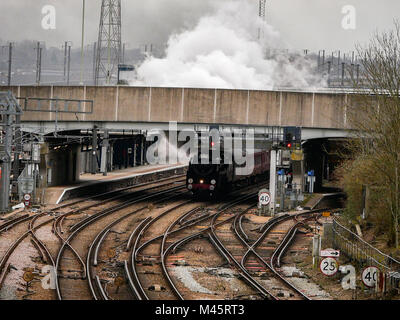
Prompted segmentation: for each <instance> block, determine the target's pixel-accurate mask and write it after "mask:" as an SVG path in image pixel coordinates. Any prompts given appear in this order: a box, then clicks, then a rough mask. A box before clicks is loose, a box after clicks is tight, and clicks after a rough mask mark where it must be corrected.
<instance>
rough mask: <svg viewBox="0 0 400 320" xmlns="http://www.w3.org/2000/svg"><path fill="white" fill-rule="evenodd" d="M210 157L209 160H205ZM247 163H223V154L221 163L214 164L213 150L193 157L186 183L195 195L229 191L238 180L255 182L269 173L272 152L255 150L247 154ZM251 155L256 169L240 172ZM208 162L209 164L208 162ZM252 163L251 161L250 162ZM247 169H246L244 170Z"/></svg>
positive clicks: (213, 194)
mask: <svg viewBox="0 0 400 320" xmlns="http://www.w3.org/2000/svg"><path fill="white" fill-rule="evenodd" d="M207 157H208V161H205V160H206V158H207ZM245 157H246V160H247V163H245V164H243V165H238V164H237V163H236V161H233V163H231V164H225V163H223V161H222V159H224V156H223V154H222V155H221V161H220V163H219V164H213V163H212V161H211V152H210V154H209V155H199V156H197V157H193V158H192V159H191V160H190V163H189V169H188V171H187V177H186V185H187V189H188V190H190V191H191V192H192V193H193V194H194V195H199V194H208V195H210V196H217V195H219V194H221V193H223V192H227V191H229V190H230V189H231V187H232V186H233V185H235V184H237V183H238V182H241V181H244V180H247V181H249V182H254V181H255V179H256V177H257V176H261V175H265V176H267V175H268V174H269V170H270V152H269V151H253V152H249V153H248V154H246V155H245ZM250 157H253V160H254V169H253V170H248V171H249V172H245V173H243V171H242V172H240V171H241V169H243V170H244V169H245V168H244V167H245V166H246V165H248V164H249V159H250ZM207 163H208V164H207ZM250 163H251V162H250ZM244 171H246V170H244Z"/></svg>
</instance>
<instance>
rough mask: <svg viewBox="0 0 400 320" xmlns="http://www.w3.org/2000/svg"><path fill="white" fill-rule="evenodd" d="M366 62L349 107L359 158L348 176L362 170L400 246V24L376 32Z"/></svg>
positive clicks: (361, 51) (364, 50) (363, 52)
mask: <svg viewBox="0 0 400 320" xmlns="http://www.w3.org/2000/svg"><path fill="white" fill-rule="evenodd" d="M357 51H358V55H359V56H360V58H361V64H362V71H361V77H360V79H361V80H360V82H361V83H362V88H361V85H360V84H357V85H358V87H357V88H356V89H357V90H356V93H355V94H354V95H352V96H351V98H350V101H349V103H348V119H349V123H350V126H351V128H353V129H354V131H352V134H353V137H354V139H352V140H351V141H349V143H348V146H347V147H348V148H349V149H350V150H351V155H352V158H353V160H352V161H351V163H348V165H347V167H346V170H347V173H348V174H350V173H354V172H357V177H358V180H359V183H360V184H364V185H367V186H368V187H370V188H371V190H373V191H374V192H379V194H380V199H381V200H380V201H381V203H379V205H377V204H376V206H375V207H376V208H380V209H379V210H385V212H386V214H388V215H390V217H391V219H390V221H391V226H390V227H391V230H389V234H390V235H391V239H392V240H393V242H394V243H395V246H396V248H399V219H400V196H399V191H400V190H399V174H400V154H399V153H400V23H399V21H395V23H394V29H393V30H392V31H388V32H384V33H376V34H375V35H374V37H373V39H372V40H371V41H370V43H369V44H368V45H367V46H363V47H362V46H359V47H358V48H357Z"/></svg>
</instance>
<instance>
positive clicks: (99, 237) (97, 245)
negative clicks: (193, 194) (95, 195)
mask: <svg viewBox="0 0 400 320" xmlns="http://www.w3.org/2000/svg"><path fill="white" fill-rule="evenodd" d="M177 196H179V195H176V196H172V197H171V196H168V197H167V199H168V200H171V199H173V198H175V197H177ZM164 200H165V198H163V199H159V200H157V201H156V202H155V203H160V202H162V201H164ZM147 208H148V206H144V207H141V208H139V209H136V210H134V211H132V212H129V213H127V214H125V215H124V216H122V217H120V218H118V219H117V220H115V221H113V222H111V223H110V224H108V225H107V226H106V227H105V228H103V229H102V230H101V231H100V232H99V233H98V234H97V235H96V237H95V239H94V240H93V241H92V243H91V245H90V246H89V250H88V254H87V258H86V270H87V280H88V284H89V288H90V291H91V294H92V297H93V298H94V300H98V297H97V295H96V292H95V288H94V285H93V283H92V276H91V268H90V267H91V258H92V252H93V248H94V247H95V252H94V257H93V265H94V266H97V257H98V252H99V249H100V246H101V245H102V243H103V241H104V239H105V237H106V236H107V234H108V233H109V232H110V231H111V229H112V228H113V227H114V226H116V225H117V224H119V223H121V222H122V221H124V220H125V219H127V218H130V217H131V216H133V215H134V214H138V213H139V212H141V211H143V210H145V209H147ZM96 284H98V282H96ZM98 289H100V290H99V291H100V294H101V298H102V299H103V300H107V296H105V295H103V292H102V290H101V288H98Z"/></svg>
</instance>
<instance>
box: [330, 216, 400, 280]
mask: <svg viewBox="0 0 400 320" xmlns="http://www.w3.org/2000/svg"><path fill="white" fill-rule="evenodd" d="M332 229H333V243H334V245H335V247H336V248H337V249H340V250H341V251H342V252H343V253H344V254H346V255H347V256H348V257H350V258H352V259H354V260H357V261H359V262H360V263H361V264H362V265H365V266H376V267H378V268H379V269H380V270H381V271H384V272H385V273H388V274H394V273H397V274H398V273H399V272H400V261H398V260H396V259H394V258H392V257H390V256H389V255H387V254H385V253H383V252H381V251H380V250H379V249H377V248H375V247H373V246H372V245H370V244H369V243H368V242H366V241H364V240H363V239H361V238H360V237H359V236H358V235H357V234H355V233H354V232H352V231H350V230H349V229H348V228H346V227H345V226H343V225H341V224H340V223H339V222H338V221H337V220H336V219H334V220H333V227H332Z"/></svg>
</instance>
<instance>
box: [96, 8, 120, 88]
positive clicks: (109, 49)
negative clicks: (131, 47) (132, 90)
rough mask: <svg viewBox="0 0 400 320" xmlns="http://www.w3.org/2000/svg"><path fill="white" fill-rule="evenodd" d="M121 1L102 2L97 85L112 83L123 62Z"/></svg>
mask: <svg viewBox="0 0 400 320" xmlns="http://www.w3.org/2000/svg"><path fill="white" fill-rule="evenodd" d="M121 54H122V45H121V0H102V4H101V15H100V25H99V38H98V41H97V54H96V71H95V85H98V84H99V81H100V80H103V81H104V80H105V82H106V83H107V84H110V83H111V78H112V77H113V75H114V76H115V75H116V73H117V72H118V65H119V64H120V62H121V59H122V57H121Z"/></svg>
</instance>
